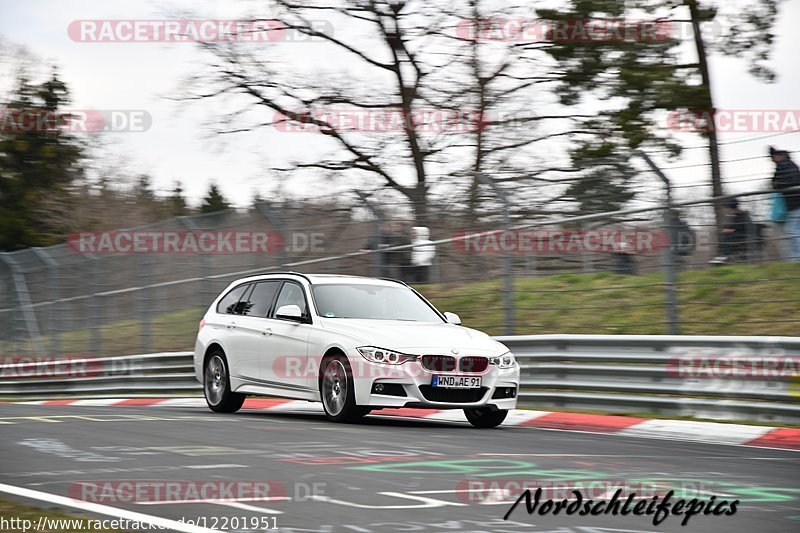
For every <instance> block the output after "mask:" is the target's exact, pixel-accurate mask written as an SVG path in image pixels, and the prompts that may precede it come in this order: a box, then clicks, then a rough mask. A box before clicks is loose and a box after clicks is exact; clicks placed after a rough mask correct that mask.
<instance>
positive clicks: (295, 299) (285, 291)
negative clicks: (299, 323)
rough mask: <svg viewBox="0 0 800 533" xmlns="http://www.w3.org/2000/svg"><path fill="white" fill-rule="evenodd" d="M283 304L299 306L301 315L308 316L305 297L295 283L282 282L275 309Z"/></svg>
mask: <svg viewBox="0 0 800 533" xmlns="http://www.w3.org/2000/svg"><path fill="white" fill-rule="evenodd" d="M284 305H296V306H297V307H299V308H300V312H301V313H302V314H303V316H308V313H307V309H306V298H305V296H304V295H303V289H302V288H301V287H300V285H298V284H297V283H290V282H287V283H284V284H283V287H282V288H281V293H280V295H278V301H277V302H275V311H277V310H278V309H280V308H281V307H283V306H284ZM273 315H274V312H273Z"/></svg>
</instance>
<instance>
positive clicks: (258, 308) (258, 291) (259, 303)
mask: <svg viewBox="0 0 800 533" xmlns="http://www.w3.org/2000/svg"><path fill="white" fill-rule="evenodd" d="M280 284H281V282H280V281H262V282H260V283H256V284H255V287H254V288H253V290H252V291H250V297H249V298H248V302H247V305H245V307H244V309H243V311H242V314H243V315H246V316H255V317H260V318H264V317H266V316H267V312H268V311H269V306H270V305H272V300H273V298H275V293H276V292H278V287H279V286H280Z"/></svg>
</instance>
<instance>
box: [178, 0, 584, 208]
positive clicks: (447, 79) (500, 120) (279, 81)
mask: <svg viewBox="0 0 800 533" xmlns="http://www.w3.org/2000/svg"><path fill="white" fill-rule="evenodd" d="M271 5H272V6H273V7H274V8H275V10H276V11H275V12H276V13H278V16H277V19H278V21H279V24H280V26H281V27H282V28H283V29H284V30H285V31H287V32H293V34H295V35H302V36H305V37H308V38H311V39H315V40H317V41H319V44H320V54H322V53H323V49H324V54H327V55H326V56H325V57H329V58H335V61H336V67H335V71H334V72H330V71H331V68H330V67H329V68H327V69H326V70H324V71H318V72H315V73H310V72H308V70H307V68H305V67H307V64H308V63H309V61H306V59H305V58H304V59H303V60H302V61H297V62H292V61H291V60H289V59H288V58H287V56H286V55H284V56H281V53H282V51H284V52H285V51H286V50H287V48H286V46H287V45H281V46H275V47H273V48H268V49H266V50H264V49H261V50H254V49H253V48H252V47H251V48H245V47H242V46H237V45H236V44H234V43H213V44H212V43H205V44H203V45H202V46H203V47H204V48H205V49H206V50H207V51H208V52H209V53H210V54H211V56H210V57H211V58H212V59H211V61H210V72H211V76H210V77H209V76H208V75H207V73H205V72H204V73H202V74H199V75H198V76H196V77H195V78H194V79H192V80H190V83H189V87H191V94H190V95H189V96H187V98H188V99H193V100H206V101H208V100H218V99H222V98H228V99H229V100H230V101H235V102H237V103H238V105H239V106H240V107H239V108H238V109H237V111H235V112H234V113H230V114H228V116H227V117H226V119H227V120H226V122H225V124H224V126H223V127H220V128H219V131H220V132H224V133H238V132H245V131H253V130H255V129H259V128H265V127H274V128H279V129H281V128H282V129H299V130H304V129H307V130H313V131H316V132H318V133H319V134H320V135H321V136H324V138H325V139H327V140H328V141H330V143H332V144H328V145H327V147H328V148H329V149H328V150H325V149H318V150H309V149H307V148H306V147H305V146H304V145H301V144H299V143H298V150H297V153H296V154H294V155H295V156H296V158H297V159H296V160H295V161H293V162H292V164H291V165H290V166H289V168H285V169H283V170H286V171H290V172H294V173H297V172H308V171H314V172H317V173H318V174H320V175H330V176H331V177H332V179H341V180H344V179H345V178H348V179H350V181H351V182H352V181H355V182H356V183H362V184H364V186H365V187H367V188H382V187H386V188H389V189H391V190H393V191H395V192H396V193H399V195H400V196H401V197H402V198H404V199H405V200H406V201H407V203H408V204H409V205H410V207H411V209H412V210H413V214H414V216H415V218H416V220H418V221H421V222H422V221H425V222H431V221H432V220H433V219H434V216H433V215H432V213H430V210H431V202H432V199H433V198H434V197H438V198H440V199H441V198H446V199H449V200H451V201H453V200H454V199H458V200H459V201H465V202H466V203H467V204H468V208H469V211H471V212H473V213H475V212H476V211H477V210H478V207H479V205H480V203H481V197H480V194H479V191H480V188H479V185H478V182H477V180H476V179H475V173H476V172H479V171H484V170H489V171H490V173H491V174H493V175H494V176H495V177H496V178H497V179H498V181H499V182H501V183H504V184H505V185H506V186H508V187H509V188H511V189H517V190H522V189H523V188H526V189H527V190H528V192H530V189H531V188H530V185H532V184H539V185H543V186H546V187H548V188H553V185H554V182H553V181H552V180H546V179H543V178H542V176H543V174H544V173H545V172H546V171H547V170H548V169H549V167H551V166H552V163H551V162H548V161H546V159H545V158H542V157H541V156H539V157H537V156H536V153H535V151H534V150H533V147H534V146H535V145H536V144H537V143H539V142H541V141H547V140H552V139H557V138H559V137H567V136H569V135H570V134H572V133H574V132H575V131H579V129H580V128H576V126H574V125H573V123H572V122H570V121H571V120H572V119H573V118H574V117H569V116H568V115H567V114H565V113H563V112H560V111H559V109H555V108H550V107H548V105H549V104H550V103H552V102H550V100H552V99H550V100H548V98H547V94H548V91H547V90H543V89H546V88H547V84H548V83H553V82H554V81H555V77H554V74H553V72H552V71H550V70H549V66H550V64H548V63H541V64H539V63H537V61H539V60H540V59H542V58H543V57H544V56H543V54H541V53H540V52H539V51H538V50H535V49H532V48H525V47H521V46H519V43H518V42H515V41H513V40H502V39H501V40H497V41H487V40H483V39H480V38H475V37H474V36H473V35H470V33H469V31H470V24H471V23H473V22H474V21H479V20H482V19H486V18H493V17H501V16H503V17H514V16H516V17H530V16H531V14H532V11H531V8H530V7H528V6H527V5H526V4H525V3H520V4H519V5H506V4H498V3H496V2H488V1H486V0H470V1H469V2H467V3H465V4H462V3H455V2H445V3H436V2H434V3H429V2H424V1H421V0H409V1H400V0H396V1H391V0H388V1H386V0H384V1H378V0H336V1H333V2H324V3H323V2H319V3H310V2H302V3H301V2H293V1H290V0H274V1H273V2H272V4H271ZM497 5H499V6H500V7H497ZM254 20H258V21H259V22H266V21H265V20H264V19H260V18H258V17H254ZM321 21H324V22H326V23H327V24H320V22H321ZM330 26H332V27H333V28H334V31H326V28H329V27H330ZM537 57H538V59H537ZM301 63H303V64H301ZM304 68H305V70H304ZM537 106H539V108H538V109H537ZM258 109H262V110H264V111H265V113H264V112H262V113H256V112H255V111H256V110H258ZM542 109H546V110H547V111H544V112H543V111H542ZM341 110H345V111H355V112H357V113H364V114H366V115H367V116H369V117H370V118H369V119H364V120H370V121H371V123H370V124H366V123H360V124H357V125H356V127H353V125H352V124H349V123H346V121H344V120H342V116H341V115H340V114H337V113H338V112H339V111H341ZM326 111H327V112H328V113H326ZM265 115H266V117H267V118H266V119H265ZM378 120H382V121H383V122H381V125H380V126H376V124H375V121H378ZM362 122H363V121H362ZM387 124H388V126H387ZM396 126H399V127H396ZM378 129H381V130H382V131H376V130H378ZM365 130H366V131H365ZM556 167H557V166H556ZM553 170H561V168H554V169H553ZM555 185H558V183H557V182H556V183H555ZM537 196H538V197H539V198H546V196H544V195H532V194H529V198H534V197H537ZM556 196H557V195H556Z"/></svg>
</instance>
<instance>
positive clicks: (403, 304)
mask: <svg viewBox="0 0 800 533" xmlns="http://www.w3.org/2000/svg"><path fill="white" fill-rule="evenodd" d="M311 290H312V291H314V301H315V302H316V304H317V311H318V312H319V314H320V316H323V317H325V318H367V319H373V320H406V321H411V322H434V323H441V322H442V318H441V317H440V316H439V315H437V314H436V312H435V311H434V310H433V309H431V307H430V306H429V305H428V304H427V303H425V301H424V300H423V299H422V298H420V297H419V296H417V295H416V293H414V291H412V290H411V289H409V288H408V287H403V286H402V285H392V286H386V285H362V284H353V285H344V284H343V285H327V284H326V285H314V286H313V287H312V288H311Z"/></svg>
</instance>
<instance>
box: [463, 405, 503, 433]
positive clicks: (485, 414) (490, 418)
mask: <svg viewBox="0 0 800 533" xmlns="http://www.w3.org/2000/svg"><path fill="white" fill-rule="evenodd" d="M464 414H465V415H467V420H469V423H470V424H472V425H473V426H475V427H476V428H481V429H489V428H496V427H497V426H499V425H500V424H502V423H503V420H505V419H506V417H507V416H508V411H502V410H494V411H493V410H491V409H489V408H488V407H483V408H480V409H464Z"/></svg>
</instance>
